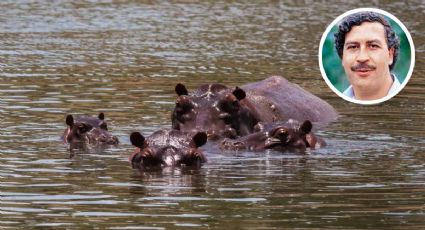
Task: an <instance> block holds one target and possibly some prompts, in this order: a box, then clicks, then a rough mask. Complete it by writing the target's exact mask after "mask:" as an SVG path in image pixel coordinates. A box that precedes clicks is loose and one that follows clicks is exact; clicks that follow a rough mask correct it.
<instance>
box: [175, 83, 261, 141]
mask: <svg viewBox="0 0 425 230" xmlns="http://www.w3.org/2000/svg"><path fill="white" fill-rule="evenodd" d="M175 91H176V93H177V95H178V98H177V100H176V107H175V109H174V111H173V114H172V118H171V120H172V127H173V129H176V130H181V131H185V132H197V131H199V130H201V131H202V130H205V131H206V132H207V134H208V137H209V138H211V139H215V138H218V137H220V136H221V135H222V134H225V135H226V136H228V137H236V136H237V135H246V134H249V133H251V132H252V131H253V127H254V125H255V124H256V123H257V122H258V120H257V119H256V118H255V117H254V116H253V115H252V113H251V112H250V111H249V110H248V109H247V108H246V107H243V106H241V105H240V102H239V101H241V100H243V99H244V98H245V96H246V95H245V92H244V91H243V90H242V89H240V88H238V87H236V88H235V89H234V90H233V91H232V90H231V89H229V88H227V87H226V86H225V85H222V84H206V85H202V86H201V87H200V88H199V89H198V90H196V91H195V92H193V93H192V94H191V95H189V94H188V91H187V89H186V87H185V86H184V85H183V84H177V85H176V87H175Z"/></svg>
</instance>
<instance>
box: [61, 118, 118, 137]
mask: <svg viewBox="0 0 425 230" xmlns="http://www.w3.org/2000/svg"><path fill="white" fill-rule="evenodd" d="M65 123H66V124H67V126H68V128H67V129H65V131H64V133H63V135H62V140H63V141H64V142H65V143H70V144H77V143H79V144H82V143H84V144H92V145H116V144H118V142H119V141H118V138H117V137H116V136H113V135H111V134H110V133H109V132H108V126H107V124H106V121H105V115H104V114H103V113H100V114H99V115H98V117H88V116H80V117H76V118H74V116H72V115H67V116H66V120H65Z"/></svg>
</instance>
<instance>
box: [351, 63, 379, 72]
mask: <svg viewBox="0 0 425 230" xmlns="http://www.w3.org/2000/svg"><path fill="white" fill-rule="evenodd" d="M375 69H376V66H373V65H368V64H366V63H359V64H357V65H355V66H351V71H353V72H356V71H359V70H360V71H372V70H375Z"/></svg>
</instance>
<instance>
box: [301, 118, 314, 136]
mask: <svg viewBox="0 0 425 230" xmlns="http://www.w3.org/2000/svg"><path fill="white" fill-rule="evenodd" d="M312 128H313V124H312V123H311V121H309V120H305V121H304V123H303V124H302V125H301V127H300V130H301V131H302V132H303V133H304V134H308V133H310V132H311V129H312Z"/></svg>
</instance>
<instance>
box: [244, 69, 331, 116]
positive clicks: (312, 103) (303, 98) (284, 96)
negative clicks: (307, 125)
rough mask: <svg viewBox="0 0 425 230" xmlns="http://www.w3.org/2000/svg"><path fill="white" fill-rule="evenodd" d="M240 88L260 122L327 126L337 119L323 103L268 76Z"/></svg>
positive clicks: (283, 79) (284, 82)
mask: <svg viewBox="0 0 425 230" xmlns="http://www.w3.org/2000/svg"><path fill="white" fill-rule="evenodd" d="M241 88H242V89H243V90H245V92H246V95H247V96H246V100H247V101H249V104H250V106H252V107H253V109H252V111H253V112H254V113H257V114H256V116H257V117H258V118H259V120H260V121H262V122H275V121H286V120H288V119H296V120H300V121H304V120H309V121H311V122H319V123H329V122H332V121H335V120H336V119H337V117H338V113H337V112H336V111H335V109H334V108H333V107H332V106H331V105H330V104H328V103H327V102H326V101H324V100H322V99H320V98H319V97H317V96H315V95H313V94H311V93H309V92H307V91H306V90H304V89H303V88H301V87H300V86H299V85H297V84H293V83H291V82H289V81H288V80H286V79H285V78H283V77H279V76H272V77H269V78H267V79H265V80H262V81H259V82H255V83H250V84H247V85H244V86H242V87H241Z"/></svg>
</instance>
